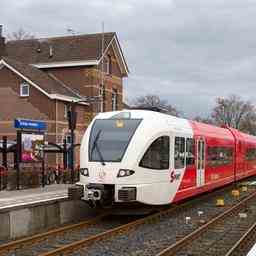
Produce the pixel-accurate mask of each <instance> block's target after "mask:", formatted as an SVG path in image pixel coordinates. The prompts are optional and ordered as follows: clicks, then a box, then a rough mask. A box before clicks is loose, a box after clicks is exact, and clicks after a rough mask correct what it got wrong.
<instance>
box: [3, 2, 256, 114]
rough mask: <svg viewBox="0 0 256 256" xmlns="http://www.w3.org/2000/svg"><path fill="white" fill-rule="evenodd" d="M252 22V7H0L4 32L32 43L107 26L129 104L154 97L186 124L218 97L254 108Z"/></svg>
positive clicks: (16, 4) (76, 4)
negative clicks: (122, 63) (30, 36)
mask: <svg viewBox="0 0 256 256" xmlns="http://www.w3.org/2000/svg"><path fill="white" fill-rule="evenodd" d="M255 16H256V1H255V0H158V1H156V0H155V1H154V0H150V1H146V0H140V1H136V0H126V1H118V0H110V1H104V0H94V1H83V0H77V1H70V0H62V1H60V0H55V1H50V0H44V1H32V0H23V1H14V0H8V1H7V0H1V9H0V17H1V21H0V22H1V23H3V24H4V25H5V26H6V27H7V29H8V31H14V30H17V29H18V28H19V27H20V26H21V25H22V27H24V28H25V29H26V30H28V31H29V32H32V33H34V34H35V35H36V36H48V35H49V36H52V35H63V34H65V33H66V28H67V27H71V28H73V29H74V30H75V31H78V32H81V33H91V32H99V31H100V29H101V21H102V20H104V21H105V28H106V30H108V31H117V32H118V35H119V39H120V41H121V44H122V46H123V48H124V53H125V56H126V58H127V61H128V64H129V67H130V70H131V74H130V77H129V78H128V79H127V80H126V81H125V83H124V88H125V95H126V98H129V99H132V98H134V97H135V96H138V95H142V94H145V93H157V94H159V95H160V96H162V97H164V98H165V99H168V100H169V101H170V102H171V103H173V104H175V105H177V106H178V107H179V108H180V109H181V110H182V111H183V112H184V113H185V114H186V115H187V116H190V117H191V116H194V115H198V114H202V115H208V114H209V111H210V109H211V108H212V106H213V104H214V101H215V98H216V97H218V96H225V95H228V94H231V93H236V94H239V95H241V96H242V97H243V98H244V99H250V100H252V101H253V102H255V101H256V96H255V97H254V96H253V95H254V93H253V92H254V90H255V81H256V72H255V71H254V70H255V68H256V35H255ZM14 17H15V19H14ZM134 92H136V95H135V94H134Z"/></svg>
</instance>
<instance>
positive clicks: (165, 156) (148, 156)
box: [139, 136, 170, 170]
mask: <svg viewBox="0 0 256 256" xmlns="http://www.w3.org/2000/svg"><path fill="white" fill-rule="evenodd" d="M169 145H170V139H169V136H162V137H159V138H158V139H156V140H155V141H154V142H153V143H152V144H151V145H150V147H149V148H148V149H147V151H146V153H145V154H144V156H143V157H142V159H141V161H140V164H139V166H141V167H144V168H149V169H157V170H166V169H169V152H170V146H169Z"/></svg>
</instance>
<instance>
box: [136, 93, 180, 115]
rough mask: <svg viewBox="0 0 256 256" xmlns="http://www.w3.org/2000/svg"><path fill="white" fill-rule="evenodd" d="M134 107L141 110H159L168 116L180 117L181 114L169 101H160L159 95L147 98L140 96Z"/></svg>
mask: <svg viewBox="0 0 256 256" xmlns="http://www.w3.org/2000/svg"><path fill="white" fill-rule="evenodd" d="M132 105H133V106H134V107H139V108H158V109H160V110H162V112H165V113H166V114H169V115H173V116H179V115H180V112H179V111H178V110H177V109H176V108H175V107H174V106H172V105H171V104H169V103H168V101H166V100H163V99H160V97H159V96H158V95H153V94H148V95H145V96H140V97H138V98H136V99H135V100H134V101H133V104H132Z"/></svg>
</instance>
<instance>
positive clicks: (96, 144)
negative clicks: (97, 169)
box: [91, 130, 106, 165]
mask: <svg viewBox="0 0 256 256" xmlns="http://www.w3.org/2000/svg"><path fill="white" fill-rule="evenodd" d="M101 132H102V130H99V131H98V133H97V135H96V137H95V139H94V141H93V144H92V150H91V155H92V153H93V151H94V149H95V148H96V149H97V152H98V155H99V157H100V162H101V164H102V165H106V164H105V162H104V158H103V156H102V153H101V151H100V149H99V146H98V140H99V137H100V134H101Z"/></svg>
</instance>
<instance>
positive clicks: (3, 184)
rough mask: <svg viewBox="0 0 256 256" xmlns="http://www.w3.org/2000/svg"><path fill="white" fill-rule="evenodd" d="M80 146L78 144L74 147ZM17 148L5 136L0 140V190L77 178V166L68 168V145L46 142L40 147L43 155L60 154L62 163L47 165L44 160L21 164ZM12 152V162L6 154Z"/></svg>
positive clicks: (43, 184) (68, 180)
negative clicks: (0, 158)
mask: <svg viewBox="0 0 256 256" xmlns="http://www.w3.org/2000/svg"><path fill="white" fill-rule="evenodd" d="M77 146H80V145H79V144H77V145H74V147H77ZM18 148H19V146H17V143H16V142H15V141H8V140H7V137H3V140H0V153H2V154H1V155H2V164H1V163H0V190H3V189H8V190H14V189H24V188H32V187H38V186H45V185H50V184H53V183H74V182H77V181H78V179H79V168H78V166H77V168H69V166H68V165H67V155H68V153H69V152H70V150H71V147H70V145H68V144H67V143H66V140H64V141H63V144H55V143H46V145H45V146H44V147H43V148H42V150H43V155H46V154H62V157H63V164H62V165H58V166H49V165H47V163H45V161H44V160H43V161H42V162H39V163H29V164H23V163H20V162H19V161H18V158H19V157H17V156H18V153H17V152H18ZM9 154H13V163H11V164H10V163H8V155H9Z"/></svg>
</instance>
